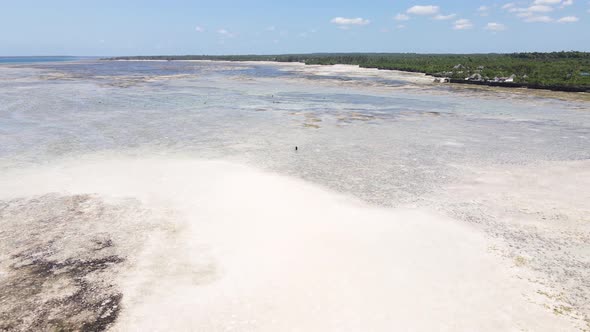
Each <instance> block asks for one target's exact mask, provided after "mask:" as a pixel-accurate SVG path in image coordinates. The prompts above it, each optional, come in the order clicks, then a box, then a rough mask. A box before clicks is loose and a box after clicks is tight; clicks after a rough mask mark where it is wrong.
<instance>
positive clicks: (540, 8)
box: [527, 5, 553, 13]
mask: <svg viewBox="0 0 590 332" xmlns="http://www.w3.org/2000/svg"><path fill="white" fill-rule="evenodd" d="M527 11H529V12H533V13H549V12H552V11H553V7H551V6H546V5H533V6H530V7H529V8H527Z"/></svg>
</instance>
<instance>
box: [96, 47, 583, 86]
mask: <svg viewBox="0 0 590 332" xmlns="http://www.w3.org/2000/svg"><path fill="white" fill-rule="evenodd" d="M102 60H160V61H182V60H185V61H186V60H212V61H239V62H243V61H259V62H260V61H268V62H300V63H304V64H307V65H334V64H347V65H358V66H359V67H361V68H375V69H380V70H398V71H404V72H412V73H423V74H426V75H429V76H433V77H435V78H439V80H438V81H440V82H444V83H452V84H471V85H484V86H492V87H505V88H528V89H537V90H539V89H541V90H551V91H563V92H585V93H590V53H588V52H553V53H514V54H407V53H403V54H402V53H338V54H331V53H330V54H329V53H315V54H292V55H290V54H286V55H216V56H209V55H181V56H166V55H162V56H127V57H116V58H105V59H102Z"/></svg>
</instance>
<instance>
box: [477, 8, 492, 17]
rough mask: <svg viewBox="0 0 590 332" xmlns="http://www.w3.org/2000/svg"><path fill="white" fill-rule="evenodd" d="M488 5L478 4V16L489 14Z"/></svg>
mask: <svg viewBox="0 0 590 332" xmlns="http://www.w3.org/2000/svg"><path fill="white" fill-rule="evenodd" d="M490 9H491V8H490V7H488V6H479V8H477V11H478V12H479V16H489V15H490Z"/></svg>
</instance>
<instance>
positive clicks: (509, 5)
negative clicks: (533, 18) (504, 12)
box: [502, 2, 516, 9]
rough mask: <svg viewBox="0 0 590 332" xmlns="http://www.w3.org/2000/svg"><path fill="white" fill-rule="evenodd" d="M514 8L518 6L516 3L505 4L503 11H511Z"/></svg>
mask: <svg viewBox="0 0 590 332" xmlns="http://www.w3.org/2000/svg"><path fill="white" fill-rule="evenodd" d="M514 6H516V4H515V3H514V2H509V3H507V4H505V5H504V6H502V9H510V8H513V7H514Z"/></svg>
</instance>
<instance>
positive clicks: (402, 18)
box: [393, 14, 410, 21]
mask: <svg viewBox="0 0 590 332" xmlns="http://www.w3.org/2000/svg"><path fill="white" fill-rule="evenodd" d="M393 19H394V20H396V21H407V20H409V19H410V17H409V16H408V15H406V14H397V15H395V17H394V18H393Z"/></svg>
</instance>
